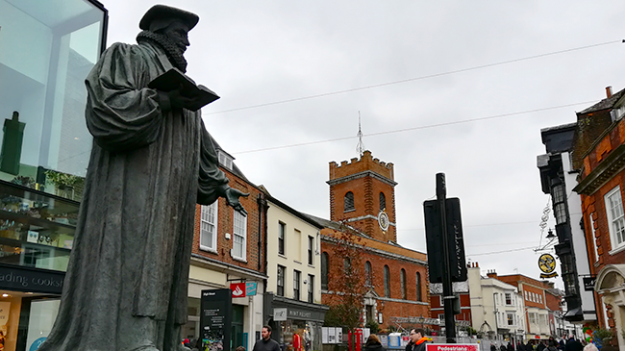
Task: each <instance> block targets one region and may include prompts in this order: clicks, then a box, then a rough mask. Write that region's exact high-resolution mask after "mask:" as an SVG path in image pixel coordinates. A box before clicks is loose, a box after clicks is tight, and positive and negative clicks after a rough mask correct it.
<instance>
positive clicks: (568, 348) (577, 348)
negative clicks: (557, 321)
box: [564, 335, 584, 351]
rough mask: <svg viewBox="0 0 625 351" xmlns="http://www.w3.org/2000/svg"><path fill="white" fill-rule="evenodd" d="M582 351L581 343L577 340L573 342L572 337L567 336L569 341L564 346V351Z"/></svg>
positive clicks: (573, 338)
mask: <svg viewBox="0 0 625 351" xmlns="http://www.w3.org/2000/svg"><path fill="white" fill-rule="evenodd" d="M583 349H584V346H582V343H581V342H579V340H575V337H573V335H570V336H569V340H568V341H567V342H566V345H565V346H564V350H565V351H582V350H583Z"/></svg>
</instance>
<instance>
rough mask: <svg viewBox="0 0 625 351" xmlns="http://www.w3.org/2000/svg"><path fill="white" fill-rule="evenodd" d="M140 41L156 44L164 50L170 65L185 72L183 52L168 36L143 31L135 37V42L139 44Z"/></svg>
mask: <svg viewBox="0 0 625 351" xmlns="http://www.w3.org/2000/svg"><path fill="white" fill-rule="evenodd" d="M142 41H147V42H150V43H155V44H157V45H158V46H160V47H161V48H163V50H165V54H167V58H168V59H169V61H170V62H171V64H172V65H174V67H176V68H178V69H179V70H181V71H182V72H186V71H187V60H186V59H185V58H184V50H183V49H181V48H180V47H179V46H178V45H176V43H175V42H174V41H173V40H171V39H170V38H169V37H168V36H166V35H163V34H160V33H154V32H150V31H148V30H144V31H143V32H141V33H139V35H137V42H138V43H141V42H142Z"/></svg>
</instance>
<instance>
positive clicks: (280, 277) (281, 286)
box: [276, 265, 286, 296]
mask: <svg viewBox="0 0 625 351" xmlns="http://www.w3.org/2000/svg"><path fill="white" fill-rule="evenodd" d="M285 273H286V268H285V267H284V266H280V265H278V279H277V284H278V286H277V289H276V295H278V296H284V274H285Z"/></svg>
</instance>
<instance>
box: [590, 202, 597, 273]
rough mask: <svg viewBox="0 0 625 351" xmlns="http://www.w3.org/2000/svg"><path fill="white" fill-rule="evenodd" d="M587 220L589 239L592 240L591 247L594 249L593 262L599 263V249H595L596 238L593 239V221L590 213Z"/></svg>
mask: <svg viewBox="0 0 625 351" xmlns="http://www.w3.org/2000/svg"><path fill="white" fill-rule="evenodd" d="M593 213H594V212H593ZM588 218H589V219H590V221H588V222H589V224H590V233H591V238H590V239H591V240H592V246H593V248H594V249H595V251H594V252H595V262H599V248H598V247H597V238H596V237H595V220H594V219H592V213H591V214H590V215H588Z"/></svg>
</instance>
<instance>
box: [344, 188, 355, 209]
mask: <svg viewBox="0 0 625 351" xmlns="http://www.w3.org/2000/svg"><path fill="white" fill-rule="evenodd" d="M348 200H349V202H348ZM348 205H351V206H350V207H348ZM355 210H356V204H354V193H353V192H351V191H348V192H346V193H345V196H343V212H352V211H355Z"/></svg>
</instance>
